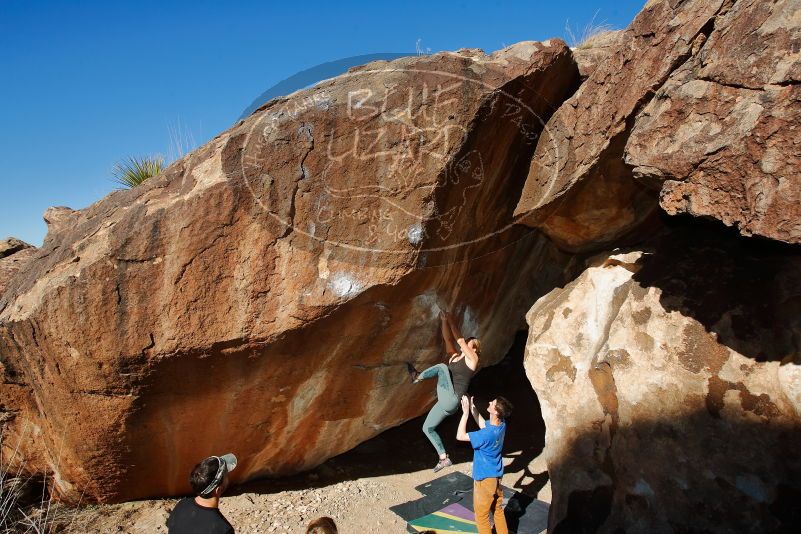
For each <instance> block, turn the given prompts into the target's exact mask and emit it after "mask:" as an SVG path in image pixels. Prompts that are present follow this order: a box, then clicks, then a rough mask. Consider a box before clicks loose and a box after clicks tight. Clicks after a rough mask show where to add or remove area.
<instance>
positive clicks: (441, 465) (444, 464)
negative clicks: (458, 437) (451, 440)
mask: <svg viewBox="0 0 801 534" xmlns="http://www.w3.org/2000/svg"><path fill="white" fill-rule="evenodd" d="M452 465H453V462H451V459H450V458H449V457H447V456H446V457H445V458H443V459H441V460H440V461H439V462H437V465H435V466H434V472H435V473H436V472H437V471H442V470H443V469H445V468H446V467H450V466H452Z"/></svg>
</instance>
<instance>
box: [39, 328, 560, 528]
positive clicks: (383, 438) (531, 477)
mask: <svg viewBox="0 0 801 534" xmlns="http://www.w3.org/2000/svg"><path fill="white" fill-rule="evenodd" d="M524 343H525V338H524V336H522V335H521V336H519V337H518V339H517V340H516V342H515V347H513V349H512V350H511V351H510V354H509V355H508V356H507V358H506V359H505V360H504V361H503V362H501V363H500V364H499V365H497V366H494V367H491V368H488V369H486V370H484V371H482V372H480V373H479V374H478V375H477V376H476V378H475V379H474V380H473V383H472V384H471V387H470V392H471V393H472V394H473V395H475V398H476V404H477V405H478V406H479V407H480V408H485V407H486V404H487V402H488V401H489V400H491V399H492V398H493V397H495V396H497V395H503V396H505V397H507V398H508V399H510V400H511V401H512V403H513V404H514V406H515V411H514V414H513V416H512V417H511V419H510V420H509V421H508V428H507V434H506V443H505V446H504V465H505V466H506V467H505V475H504V478H503V483H504V484H505V485H506V486H508V487H511V488H515V489H517V490H518V491H521V492H523V493H526V494H528V495H530V496H533V497H536V498H538V499H540V500H543V501H546V502H550V497H551V495H550V484H549V481H548V474H547V471H546V467H545V464H544V462H543V461H542V459H541V458H539V456H540V453H541V451H542V447H543V445H544V440H545V428H544V424H543V421H542V417H541V415H540V408H539V403H538V402H537V398H536V395H535V394H534V392H533V391H532V389H531V386H530V385H529V383H528V381H527V380H526V378H525V375H524V372H523V366H522V346H523V344H524ZM421 387H428V385H426V386H421ZM430 387H431V390H432V395H433V391H434V384H433V382H432V383H431V384H430ZM458 421H459V417H458V415H454V416H452V417H450V418H448V419H447V420H446V421H445V422H444V423H443V424H442V425H440V429H439V430H440V435H441V436H442V437H443V440H444V442H445V445H446V447H447V448H448V451H449V454H450V455H451V458H452V459H453V460H454V466H453V467H450V468H447V469H446V470H444V471H442V472H440V473H437V474H434V473H432V471H431V468H432V467H433V466H434V464H435V463H436V460H437V458H436V453H435V452H434V450H433V449H432V447H431V444H430V443H429V442H428V440H427V439H426V438H425V436H424V435H423V433H422V430H421V427H422V422H423V417H420V418H418V419H414V420H412V421H410V422H408V423H406V424H404V425H401V426H399V427H397V428H393V429H391V430H388V431H386V432H384V433H382V434H381V435H379V436H377V437H376V438H374V439H372V440H370V441H368V442H365V443H363V444H361V445H360V446H358V447H356V448H355V449H353V450H351V451H349V452H347V453H345V454H342V455H340V456H337V457H335V458H332V459H330V460H329V461H327V462H326V463H324V464H323V465H321V466H319V467H318V468H316V469H314V470H313V471H311V472H308V473H305V474H302V475H297V476H294V477H290V478H284V479H280V480H265V481H256V482H250V483H247V484H244V485H242V486H238V487H234V488H231V489H230V490H229V492H228V494H226V495H225V496H224V497H223V499H222V503H221V505H220V509H221V511H222V513H223V514H224V515H225V517H226V518H228V520H229V521H230V522H231V524H232V525H233V526H234V528H235V529H236V531H237V532H242V533H276V534H280V533H287V534H288V533H303V532H305V527H306V525H307V524H308V523H309V521H311V520H312V519H314V518H316V517H319V516H323V515H327V516H330V517H332V518H334V520H335V521H336V523H337V525H338V527H339V531H340V532H341V533H343V534H365V533H382V534H388V533H395V532H398V533H401V532H405V531H406V522H405V521H404V520H402V519H401V518H400V517H398V516H397V515H395V514H394V513H393V512H392V511H391V510H390V507H392V506H395V505H398V504H401V503H404V502H407V501H411V500H416V499H418V498H420V497H421V494H420V493H419V492H418V491H417V490H415V489H414V488H415V487H417V486H419V485H420V484H423V483H425V482H427V481H430V480H432V479H434V478H437V477H439V476H440V475H442V474H445V473H448V472H450V471H453V470H456V471H460V472H463V473H465V474H467V475H469V474H470V468H471V460H472V450H471V449H470V446H469V444H466V443H461V442H457V441H456V439H455V436H456V426H457V424H458ZM470 424H471V425H472V424H473V423H472V421H471V423H470ZM471 429H474V428H473V427H472V426H471V427H469V428H468V430H471ZM175 502H176V500H175V499H159V500H147V501H136V502H129V503H124V504H118V505H103V506H87V507H83V508H81V509H77V510H76V509H67V508H56V509H53V510H51V516H52V517H53V518H54V519H55V521H54V527H55V529H54V530H56V531H60V532H76V533H78V532H80V533H94V532H98V533H132V534H133V533H137V534H138V533H145V532H147V533H154V532H163V533H166V532H167V529H166V526H165V522H166V520H167V516H168V515H169V512H170V510H171V509H172V507H173V506H174V505H175Z"/></svg>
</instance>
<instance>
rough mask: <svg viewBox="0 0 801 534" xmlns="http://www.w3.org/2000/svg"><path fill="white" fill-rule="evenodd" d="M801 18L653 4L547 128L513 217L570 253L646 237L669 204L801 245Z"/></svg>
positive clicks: (718, 2)
mask: <svg viewBox="0 0 801 534" xmlns="http://www.w3.org/2000/svg"><path fill="white" fill-rule="evenodd" d="M800 10H801V6H799V3H798V2H796V1H794V0H782V1H778V2H760V1H758V0H739V1H734V0H712V1H710V0H690V1H687V2H672V1H669V0H652V1H650V2H648V3H647V4H646V6H645V7H644V8H643V11H642V12H641V13H640V14H639V15H637V17H636V18H635V19H634V21H633V22H632V24H631V25H630V26H629V28H628V29H627V30H626V31H625V32H624V33H623V34H622V35H621V36H620V38H619V41H618V44H617V45H616V46H615V47H613V49H612V52H611V53H610V54H609V55H608V57H607V59H604V60H602V61H601V62H600V63H599V64H598V65H597V66H596V67H595V70H593V71H592V73H591V74H590V76H589V78H588V79H587V81H586V82H585V83H584V84H582V86H581V87H580V88H579V90H578V91H577V92H576V94H575V95H574V96H573V97H572V98H571V99H569V100H568V101H567V102H566V103H565V104H563V105H562V106H561V107H560V109H559V110H558V112H557V113H555V114H554V116H553V117H552V118H551V120H550V121H549V123H548V124H547V127H546V130H545V133H544V135H543V137H542V138H541V140H540V142H539V145H538V147H537V150H536V154H535V157H534V159H533V160H532V166H531V169H530V172H529V176H528V179H527V182H526V186H525V188H524V190H523V194H522V197H521V200H520V203H519V205H518V207H517V210H516V215H517V216H518V217H519V218H520V220H521V222H523V223H525V224H528V225H529V226H532V227H536V228H541V229H542V230H543V231H544V232H545V233H546V234H547V235H548V236H550V237H551V238H552V239H553V240H554V241H556V242H557V243H559V244H560V246H562V247H563V248H565V249H570V250H587V249H594V248H595V249H597V248H598V247H602V246H604V245H605V244H611V243H617V242H619V241H620V239H621V238H625V237H627V236H630V235H634V236H635V237H636V236H642V235H647V231H648V230H650V229H651V228H653V224H644V223H652V222H653V216H654V212H655V210H656V209H657V206H658V205H661V207H662V208H663V209H664V210H666V211H667V212H668V213H670V214H676V213H680V212H686V213H690V214H693V215H700V216H708V217H714V218H716V219H719V220H721V221H723V222H725V223H726V224H734V225H737V226H738V227H739V229H740V230H741V232H742V233H743V234H744V235H751V234H754V235H762V236H766V237H771V238H774V239H779V240H782V241H786V242H790V243H798V242H801V223H799V220H801V217H799V215H801V214H799V211H798V206H799V199H800V198H801V197H799V195H801V192H800V191H801V185H800V184H799V179H798V173H797V168H798V163H799V150H801V149H799V145H798V143H797V142H796V138H797V134H796V131H795V129H796V125H797V123H798V116H799V109H800V108H801V105H800V104H799V97H798V95H799V92H798V87H797V84H798V76H799V74H798V73H799V69H801V63H799V61H801V59H800V58H799V54H798V50H799V46H801V24H799V22H798V21H799V15H798V14H799V13H800V12H801V11H800Z"/></svg>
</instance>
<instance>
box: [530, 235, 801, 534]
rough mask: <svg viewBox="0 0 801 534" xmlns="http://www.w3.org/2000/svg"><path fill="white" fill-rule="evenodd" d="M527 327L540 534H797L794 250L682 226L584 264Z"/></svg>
mask: <svg viewBox="0 0 801 534" xmlns="http://www.w3.org/2000/svg"><path fill="white" fill-rule="evenodd" d="M527 318H528V322H529V325H530V331H529V338H528V344H527V348H526V356H525V366H526V373H527V375H528V377H529V379H530V381H531V384H532V386H533V387H534V389H535V390H536V392H537V396H538V397H539V400H540V404H541V406H542V414H543V418H544V420H545V424H546V428H547V431H546V445H545V450H544V453H543V454H544V456H545V459H546V461H547V463H548V471H549V475H550V478H551V484H552V493H553V500H552V504H551V512H550V530H549V531H551V532H596V531H598V532H618V531H623V530H625V531H626V532H778V531H782V532H794V531H797V529H798V528H799V526H801V517H799V515H798V498H799V496H800V495H801V483H799V481H800V480H801V354H799V347H800V346H801V255H799V254H798V251H793V250H786V249H780V248H779V249H777V248H776V247H774V246H771V245H765V244H761V243H754V242H751V243H749V242H745V241H744V240H742V239H741V238H740V239H739V240H738V239H736V238H733V237H732V236H731V235H724V234H722V233H719V232H718V231H715V232H709V233H705V231H704V230H703V229H699V228H697V227H691V228H689V229H687V230H686V231H679V232H675V233H673V234H671V235H670V236H668V237H665V238H663V239H661V240H659V241H657V242H655V243H654V244H653V245H651V246H649V247H647V248H644V249H640V250H629V251H616V252H613V253H610V254H606V255H602V256H598V257H596V258H594V259H593V261H591V262H590V266H589V267H588V268H587V269H586V270H585V271H584V272H583V273H582V274H581V275H580V276H579V277H578V278H577V279H575V280H574V281H572V282H571V283H570V284H568V285H567V286H565V287H564V288H557V289H554V290H553V291H552V292H550V293H549V294H548V295H546V296H545V297H543V298H541V299H540V300H538V301H537V302H536V304H535V305H534V306H533V307H532V308H531V310H530V311H529V313H528V316H527ZM782 529H783V530H782Z"/></svg>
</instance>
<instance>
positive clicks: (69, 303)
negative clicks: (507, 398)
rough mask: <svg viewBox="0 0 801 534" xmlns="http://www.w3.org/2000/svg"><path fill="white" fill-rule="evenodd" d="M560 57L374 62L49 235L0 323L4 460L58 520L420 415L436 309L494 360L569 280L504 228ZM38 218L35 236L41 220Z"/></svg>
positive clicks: (532, 50) (258, 467)
mask: <svg viewBox="0 0 801 534" xmlns="http://www.w3.org/2000/svg"><path fill="white" fill-rule="evenodd" d="M577 80H578V70H577V68H576V65H575V63H574V61H573V59H572V57H571V54H570V51H569V49H567V47H566V46H565V45H564V43H562V42H561V41H555V40H554V41H550V42H543V43H533V42H526V43H519V44H517V45H514V46H512V47H509V48H507V49H504V50H502V51H499V52H496V53H494V54H493V55H491V56H487V55H485V54H483V53H481V52H479V51H471V50H464V51H459V52H457V53H442V54H435V55H433V56H423V57H418V58H404V59H400V60H396V61H393V62H391V63H387V62H375V63H371V64H369V65H366V66H364V67H361V68H358V69H354V70H352V71H351V72H349V73H348V74H347V75H344V76H341V77H338V78H335V79H332V80H329V81H326V82H322V83H320V84H318V85H317V86H315V87H313V88H311V89H308V90H304V91H301V92H298V93H295V94H293V95H291V96H289V97H286V98H281V99H277V100H274V101H271V102H270V103H268V104H266V105H265V106H264V107H262V108H261V109H260V110H258V111H257V112H256V113H254V114H253V115H252V116H251V117H249V118H248V119H246V120H245V121H243V122H241V123H239V124H237V125H236V126H235V127H233V128H232V129H230V130H228V131H226V132H224V133H223V134H221V135H219V136H218V137H216V138H215V139H213V140H212V141H211V142H209V143H208V144H207V145H205V146H203V147H201V148H200V149H198V150H197V151H195V152H193V153H192V154H190V155H188V156H186V157H185V158H183V159H181V160H179V161H177V162H175V163H174V164H173V165H171V166H170V167H169V168H168V169H167V170H166V171H165V173H164V174H163V175H161V176H159V177H156V178H153V179H151V180H149V181H148V182H146V183H145V184H144V185H142V186H140V187H137V188H134V189H132V190H128V191H121V192H115V193H112V194H111V195H109V196H108V197H106V198H104V199H103V200H101V201H100V202H98V203H96V204H94V205H92V206H90V207H89V208H87V209H85V210H81V211H78V212H71V211H69V210H61V211H58V213H55V212H53V213H51V214H50V215H51V216H50V219H53V221H52V224H51V227H50V233H49V234H48V236H47V238H46V241H45V244H44V246H43V248H42V249H41V250H40V251H39V252H38V253H37V255H36V258H35V259H34V260H33V261H32V262H31V263H30V264H29V265H28V266H27V268H26V269H24V270H23V271H22V272H20V273H18V274H17V276H16V277H14V278H13V279H12V280H11V281H10V283H9V285H8V288H7V290H6V292H5V293H4V295H3V297H2V300H0V352H1V353H2V355H3V369H2V370H3V384H2V386H0V387H2V393H3V403H4V405H6V406H5V407H4V410H7V413H9V414H11V415H10V416H9V418H7V419H8V420H6V421H5V425H6V430H7V433H6V435H5V438H4V441H3V447H4V455H5V456H6V457H10V456H8V453H10V450H11V449H10V448H13V447H14V446H15V445H16V444H17V443H19V444H21V450H20V454H19V455H18V456H17V457H16V458H17V460H18V461H21V462H23V463H24V464H25V469H26V470H27V471H28V472H30V473H36V474H41V473H45V472H46V473H49V474H52V476H53V479H54V482H55V485H54V488H55V491H56V492H57V493H58V494H59V496H60V497H61V498H63V499H65V500H68V501H78V500H79V499H82V500H83V502H88V501H105V502H109V501H119V500H126V499H133V498H140V497H146V496H151V495H174V494H179V493H183V492H186V491H188V486H187V482H186V479H187V473H188V472H189V470H190V469H191V467H192V466H193V465H194V464H195V463H196V462H197V461H198V460H199V459H201V458H203V457H205V456H207V455H209V454H213V453H218V452H220V451H229V450H230V451H233V452H235V453H236V454H237V455H238V456H239V458H240V459H241V463H240V466H239V467H238V469H237V471H236V472H235V481H242V480H244V479H249V478H253V477H257V476H264V475H280V474H289V473H293V472H297V471H299V470H303V469H307V468H311V467H313V466H314V465H317V464H319V463H321V462H322V461H324V460H326V459H327V458H329V457H331V456H333V455H336V454H339V453H341V452H343V451H345V450H348V449H349V448H351V447H353V446H355V445H357V444H358V443H360V442H362V441H364V440H365V439H368V438H370V437H372V436H374V435H376V434H377V433H379V432H380V431H382V430H384V429H386V428H388V427H391V426H393V425H396V424H399V423H400V422H403V421H405V420H407V419H409V418H412V417H415V416H417V415H419V414H421V413H422V412H423V411H424V409H425V408H426V407H427V406H429V405H430V403H431V393H430V391H427V390H425V389H424V388H419V387H414V388H413V387H410V386H409V385H408V381H407V378H406V374H405V367H404V362H406V361H412V362H415V363H416V364H417V365H424V364H427V363H433V362H435V361H437V360H438V359H439V358H440V356H441V351H440V349H439V348H438V344H437V337H438V330H437V327H438V323H437V313H438V311H439V309H440V308H450V309H451V311H454V312H455V313H456V314H458V316H459V317H460V318H461V320H462V326H463V327H464V329H465V332H466V333H469V334H473V333H475V332H478V333H479V335H481V336H482V337H483V338H484V339H485V341H486V342H485V347H486V348H485V349H484V355H485V356H484V359H485V363H486V364H490V363H493V362H495V361H497V360H498V359H499V358H500V357H501V356H502V355H503V353H504V351H505V349H506V348H507V347H506V345H507V344H508V343H509V342H510V340H511V339H512V334H513V332H514V331H515V330H516V329H517V328H518V327H519V326H520V324H519V319H520V318H521V317H522V315H523V312H524V310H525V309H526V308H528V306H530V304H531V302H532V301H533V300H534V298H536V296H538V295H539V294H542V293H544V292H545V291H547V290H548V289H550V287H552V286H553V284H555V283H560V281H561V280H562V270H563V266H564V265H565V264H566V263H567V262H568V258H567V257H566V256H565V255H563V254H562V253H560V252H558V251H557V250H556V249H555V248H554V247H553V246H552V245H551V244H550V243H549V242H548V241H547V240H545V239H544V238H543V237H542V236H541V235H540V234H538V233H536V232H533V233H532V232H530V231H524V230H525V229H521V228H520V227H513V226H512V222H513V218H512V209H513V207H514V205H515V203H516V201H517V198H518V197H519V193H520V189H521V188H522V184H523V179H524V176H525V172H526V169H527V168H528V165H529V162H530V157H531V154H532V152H533V150H534V142H535V141H536V139H537V138H538V136H539V135H540V133H541V131H542V128H543V125H544V123H545V122H546V121H547V120H548V118H549V117H550V114H551V113H552V112H553V110H554V109H555V107H556V106H558V105H559V104H560V103H561V102H562V101H563V100H564V99H565V98H566V97H567V96H568V94H569V92H570V91H572V90H574V88H575V85H576V83H577ZM54 213H55V214H54Z"/></svg>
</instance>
